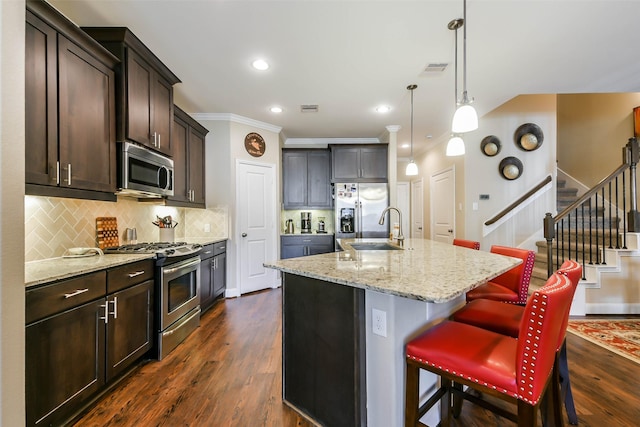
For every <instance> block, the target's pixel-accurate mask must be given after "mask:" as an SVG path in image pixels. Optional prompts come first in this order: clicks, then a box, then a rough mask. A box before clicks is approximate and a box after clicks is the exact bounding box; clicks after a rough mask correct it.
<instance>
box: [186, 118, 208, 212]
mask: <svg viewBox="0 0 640 427" xmlns="http://www.w3.org/2000/svg"><path fill="white" fill-rule="evenodd" d="M204 141H205V137H204V135H202V134H201V133H200V132H197V131H195V130H194V129H193V128H192V129H191V130H190V132H189V150H188V153H189V188H190V190H191V202H192V203H196V204H198V205H202V207H204V204H205V194H204V192H205V177H204V170H205V169H204V161H205V159H204V156H205V148H204V147H205V145H204Z"/></svg>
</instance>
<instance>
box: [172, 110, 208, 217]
mask: <svg viewBox="0 0 640 427" xmlns="http://www.w3.org/2000/svg"><path fill="white" fill-rule="evenodd" d="M208 132H209V131H208V130H207V129H206V128H205V127H204V126H202V125H201V124H200V123H198V122H197V121H196V120H194V119H193V118H192V117H191V116H189V115H188V114H187V113H185V112H184V111H183V110H182V109H180V107H178V106H174V123H173V133H172V134H173V138H172V144H173V150H172V154H173V174H174V175H173V176H174V183H173V184H174V189H173V196H169V197H168V198H167V204H168V205H173V206H185V207H200V208H204V207H205V157H204V156H205V137H206V135H207V133H208Z"/></svg>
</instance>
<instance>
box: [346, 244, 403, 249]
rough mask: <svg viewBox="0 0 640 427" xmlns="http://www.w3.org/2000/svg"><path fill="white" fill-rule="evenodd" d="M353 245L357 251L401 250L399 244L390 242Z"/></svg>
mask: <svg viewBox="0 0 640 427" xmlns="http://www.w3.org/2000/svg"><path fill="white" fill-rule="evenodd" d="M351 247H352V248H353V249H355V250H356V251H401V250H402V248H401V247H399V246H395V245H392V244H390V243H352V244H351Z"/></svg>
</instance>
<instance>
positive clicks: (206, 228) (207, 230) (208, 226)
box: [204, 224, 211, 233]
mask: <svg viewBox="0 0 640 427" xmlns="http://www.w3.org/2000/svg"><path fill="white" fill-rule="evenodd" d="M204 232H205V233H211V224H205V225H204Z"/></svg>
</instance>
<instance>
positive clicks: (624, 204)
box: [622, 172, 627, 249]
mask: <svg viewBox="0 0 640 427" xmlns="http://www.w3.org/2000/svg"><path fill="white" fill-rule="evenodd" d="M625 182H626V180H625V179H624V172H623V173H622V212H624V214H623V215H622V232H623V233H622V240H623V242H622V249H627V215H626V212H627V186H626V183H625Z"/></svg>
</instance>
